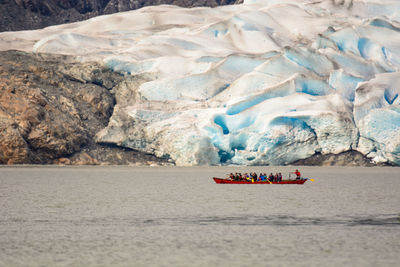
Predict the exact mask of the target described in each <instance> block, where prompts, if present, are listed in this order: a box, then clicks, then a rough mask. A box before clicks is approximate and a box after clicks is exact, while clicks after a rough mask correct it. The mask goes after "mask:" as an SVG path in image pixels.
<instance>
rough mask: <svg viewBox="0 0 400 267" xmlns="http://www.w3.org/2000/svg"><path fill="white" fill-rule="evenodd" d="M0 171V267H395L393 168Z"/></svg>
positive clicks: (399, 209)
mask: <svg viewBox="0 0 400 267" xmlns="http://www.w3.org/2000/svg"><path fill="white" fill-rule="evenodd" d="M293 170H294V168H293V167H246V168H245V167H243V168H238V167H195V168H180V167H128V166H126V167H43V166H42V167H34V166H26V167H0V266H363V267H364V266H400V168H394V167H393V168H392V167H385V168H380V167H379V168H378V167H374V168H354V167H300V171H302V174H303V175H304V176H306V177H310V178H313V179H314V182H311V181H307V182H306V183H305V184H304V185H270V184H266V185H254V184H253V185H218V184H215V183H214V182H213V180H212V177H213V176H217V177H224V176H225V174H226V173H228V172H236V171H241V172H250V171H256V172H260V171H263V172H267V173H269V172H278V171H280V172H282V173H283V174H284V176H287V174H288V172H289V171H293Z"/></svg>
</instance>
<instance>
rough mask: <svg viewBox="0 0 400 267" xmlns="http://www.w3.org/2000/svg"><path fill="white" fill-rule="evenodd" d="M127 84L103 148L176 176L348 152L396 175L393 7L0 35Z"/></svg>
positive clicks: (397, 45)
mask: <svg viewBox="0 0 400 267" xmlns="http://www.w3.org/2000/svg"><path fill="white" fill-rule="evenodd" d="M0 49H1V50H7V49H19V50H24V51H31V52H44V53H56V54H70V55H75V56H78V59H79V60H82V61H90V60H96V61H99V62H102V63H103V64H105V65H106V66H108V67H109V68H111V69H112V70H114V71H117V72H120V73H123V74H125V77H126V81H127V82H126V83H125V84H124V85H121V86H119V88H116V89H114V91H115V93H116V97H117V105H116V107H115V110H114V114H113V116H112V117H111V120H110V122H109V125H108V127H107V128H105V129H104V130H102V131H101V132H99V133H98V135H97V139H98V141H101V142H111V143H115V144H118V145H121V146H126V147H130V148H134V149H138V150H141V151H145V152H151V153H155V154H156V155H158V156H168V157H170V158H171V159H173V160H174V161H175V162H176V164H177V165H203V164H206V165H213V164H241V165H260V164H271V165H278V164H288V163H290V162H293V161H295V160H298V159H304V158H307V157H309V156H312V155H313V154H315V153H317V152H319V153H322V154H327V153H336V154H337V153H340V152H344V151H348V150H357V151H360V152H361V153H363V154H364V155H366V156H367V157H369V158H371V160H373V161H375V162H390V163H393V164H397V165H400V98H399V94H400V71H399V69H400V1H398V0H392V1H391V0H352V1H351V0H343V1H342V0H340V1H332V0H326V1H313V0H264V1H257V0H253V1H245V3H244V4H242V5H235V6H222V7H218V8H192V9H185V8H179V7H175V6H156V7H146V8H143V9H140V10H135V11H130V12H126V13H118V14H113V15H108V16H102V17H97V18H93V19H90V20H87V21H84V22H79V23H73V24H66V25H60V26H53V27H49V28H45V29H42V30H36V31H24V32H5V33H1V34H0Z"/></svg>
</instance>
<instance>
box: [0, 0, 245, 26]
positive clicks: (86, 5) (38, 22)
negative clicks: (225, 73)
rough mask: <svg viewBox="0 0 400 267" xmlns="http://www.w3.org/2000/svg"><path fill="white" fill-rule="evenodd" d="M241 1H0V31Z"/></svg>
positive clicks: (238, 1) (239, 0) (238, 0)
mask: <svg viewBox="0 0 400 267" xmlns="http://www.w3.org/2000/svg"><path fill="white" fill-rule="evenodd" d="M240 2H242V1H241V0H83V1H77V0H62V1H56V0H49V1H40V0H0V14H1V16H2V19H1V21H0V31H20V30H32V29H39V28H44V27H47V26H51V25H56V24H64V23H71V22H75V21H81V20H85V19H89V18H92V17H95V16H99V15H104V14H112V13H117V12H122V11H128V10H133V9H138V8H141V7H144V6H152V5H162V4H168V5H177V6H181V7H196V6H209V7H215V6H218V5H228V4H234V3H240Z"/></svg>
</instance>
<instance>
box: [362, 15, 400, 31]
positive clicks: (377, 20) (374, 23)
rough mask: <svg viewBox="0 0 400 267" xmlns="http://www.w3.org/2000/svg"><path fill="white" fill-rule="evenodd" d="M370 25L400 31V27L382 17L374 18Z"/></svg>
mask: <svg viewBox="0 0 400 267" xmlns="http://www.w3.org/2000/svg"><path fill="white" fill-rule="evenodd" d="M369 25H371V26H375V27H381V28H387V29H389V30H392V31H396V32H400V28H398V27H395V26H394V25H393V24H391V23H390V22H388V21H387V20H384V19H381V18H375V19H373V20H372V21H371V22H370V23H369Z"/></svg>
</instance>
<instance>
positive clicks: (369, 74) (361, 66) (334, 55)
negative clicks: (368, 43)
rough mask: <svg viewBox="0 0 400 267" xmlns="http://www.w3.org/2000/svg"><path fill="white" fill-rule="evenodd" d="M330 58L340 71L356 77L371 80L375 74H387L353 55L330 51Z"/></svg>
mask: <svg viewBox="0 0 400 267" xmlns="http://www.w3.org/2000/svg"><path fill="white" fill-rule="evenodd" d="M327 56H328V58H330V59H331V60H332V61H334V62H336V64H337V65H338V67H339V68H340V69H343V70H344V71H345V72H346V73H349V74H351V75H353V76H355V77H360V78H363V79H365V80H369V79H371V78H373V77H375V74H378V73H382V72H385V71H384V70H383V69H382V68H379V67H377V66H376V65H375V64H374V63H372V62H366V61H365V60H364V59H363V58H361V57H357V56H354V55H351V54H345V53H341V52H336V51H333V50H332V51H328V52H327Z"/></svg>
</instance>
